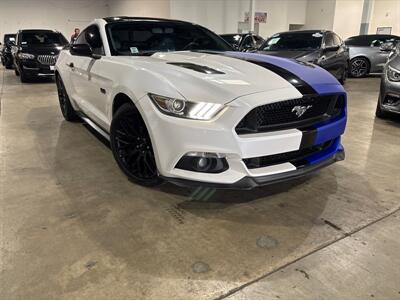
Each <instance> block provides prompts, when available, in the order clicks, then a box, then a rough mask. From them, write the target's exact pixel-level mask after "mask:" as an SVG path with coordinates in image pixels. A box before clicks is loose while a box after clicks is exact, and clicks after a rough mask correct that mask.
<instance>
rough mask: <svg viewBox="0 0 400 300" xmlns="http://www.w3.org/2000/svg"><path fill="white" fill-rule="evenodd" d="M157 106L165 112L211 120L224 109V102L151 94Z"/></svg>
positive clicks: (195, 118) (187, 117) (177, 115)
mask: <svg viewBox="0 0 400 300" xmlns="http://www.w3.org/2000/svg"><path fill="white" fill-rule="evenodd" d="M149 97H150V99H151V100H152V101H153V103H154V104H155V105H156V107H157V108H158V109H159V110H160V111H161V112H162V113H164V114H167V115H171V116H175V117H180V118H186V119H194V120H205V121H206V120H211V119H212V118H214V117H215V116H216V115H217V114H218V113H219V112H220V111H221V110H222V109H223V107H224V106H223V105H222V104H217V103H209V102H192V101H187V100H182V99H175V98H170V97H164V96H160V95H155V94H149Z"/></svg>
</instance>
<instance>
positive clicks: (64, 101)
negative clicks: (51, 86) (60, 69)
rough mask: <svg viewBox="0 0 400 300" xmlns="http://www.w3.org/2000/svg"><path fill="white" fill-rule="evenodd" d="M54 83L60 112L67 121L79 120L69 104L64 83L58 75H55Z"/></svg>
mask: <svg viewBox="0 0 400 300" xmlns="http://www.w3.org/2000/svg"><path fill="white" fill-rule="evenodd" d="M56 85H57V92H58V101H59V102H60V108H61V112H62V114H63V116H64V119H65V120H67V121H76V120H79V117H78V115H77V114H76V112H75V110H74V108H73V107H72V105H71V102H70V100H69V97H68V94H67V91H66V90H65V86H64V83H63V81H62V79H61V77H60V76H59V75H57V76H56Z"/></svg>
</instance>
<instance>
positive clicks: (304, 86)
mask: <svg viewBox="0 0 400 300" xmlns="http://www.w3.org/2000/svg"><path fill="white" fill-rule="evenodd" d="M229 57H232V56H229ZM235 58H238V57H235ZM238 59H242V58H238ZM242 60H245V61H247V62H249V63H253V64H256V65H258V66H260V67H263V68H265V69H268V70H270V71H271V72H274V73H275V74H277V75H279V76H280V77H282V78H284V79H285V80H286V81H288V82H289V83H290V84H291V85H293V86H294V87H295V88H296V89H297V90H298V91H299V92H300V93H302V94H303V95H318V93H317V91H316V90H314V89H313V88H312V87H311V86H310V85H309V84H308V83H307V82H305V81H304V80H302V79H301V78H300V77H298V76H297V75H295V74H293V73H292V72H289V71H288V70H286V69H284V68H281V67H278V66H276V65H273V64H270V63H267V62H262V61H256V60H251V59H242Z"/></svg>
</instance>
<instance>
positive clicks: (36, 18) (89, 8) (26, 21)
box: [0, 0, 109, 38]
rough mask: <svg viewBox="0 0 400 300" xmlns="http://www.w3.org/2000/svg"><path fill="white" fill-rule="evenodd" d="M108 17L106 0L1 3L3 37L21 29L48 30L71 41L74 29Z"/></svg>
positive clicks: (4, 0) (6, 0) (0, 33)
mask: <svg viewBox="0 0 400 300" xmlns="http://www.w3.org/2000/svg"><path fill="white" fill-rule="evenodd" d="M107 15H109V9H108V2H107V0H0V36H1V37H2V36H3V34H4V33H9V32H16V31H17V30H18V29H21V28H49V29H57V30H59V31H61V32H62V33H64V35H65V36H66V37H67V38H69V36H70V35H71V34H72V32H73V30H74V28H75V27H83V26H85V25H86V24H87V23H88V22H89V21H91V20H93V19H94V18H98V17H103V16H107Z"/></svg>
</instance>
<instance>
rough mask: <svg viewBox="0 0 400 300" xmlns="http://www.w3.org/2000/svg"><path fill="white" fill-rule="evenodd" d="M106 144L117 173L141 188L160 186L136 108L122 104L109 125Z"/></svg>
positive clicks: (147, 134)
mask: <svg viewBox="0 0 400 300" xmlns="http://www.w3.org/2000/svg"><path fill="white" fill-rule="evenodd" d="M110 144H111V150H112V152H113V155H114V158H115V160H116V161H117V164H118V166H119V167H120V169H121V170H122V171H123V172H124V173H125V175H126V176H128V178H129V179H130V180H132V181H133V182H135V183H138V184H140V185H143V186H155V185H159V184H161V183H162V179H161V178H160V176H159V174H158V170H157V165H156V160H155V157H154V151H153V146H152V144H151V139H150V135H149V132H148V131H147V128H146V124H145V122H144V121H143V118H142V116H141V115H140V113H139V111H138V110H137V109H136V107H135V106H134V105H133V103H132V104H130V103H126V104H123V105H122V106H121V107H120V108H119V109H118V110H117V112H116V113H115V115H114V117H113V120H112V122H111V129H110Z"/></svg>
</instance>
